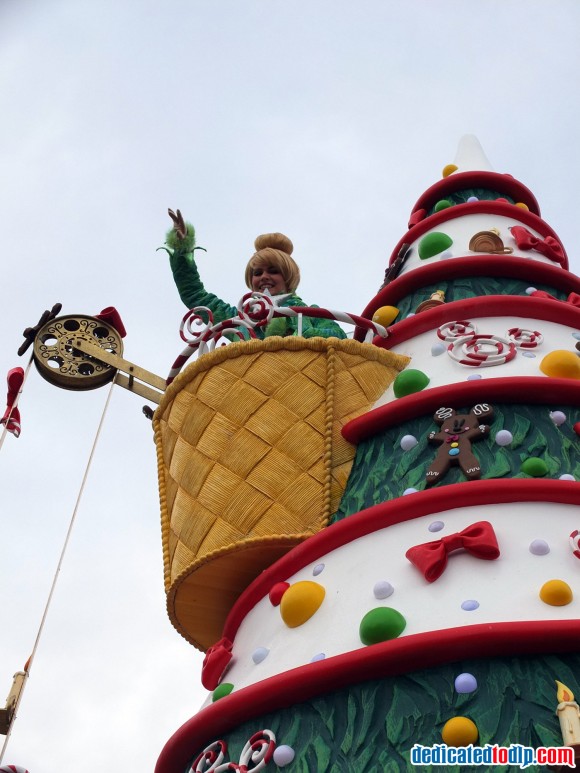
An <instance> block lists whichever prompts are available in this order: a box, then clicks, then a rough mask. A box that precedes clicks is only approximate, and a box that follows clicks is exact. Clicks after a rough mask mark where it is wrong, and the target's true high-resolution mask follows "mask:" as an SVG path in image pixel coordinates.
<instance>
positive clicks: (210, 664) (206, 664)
mask: <svg viewBox="0 0 580 773" xmlns="http://www.w3.org/2000/svg"><path fill="white" fill-rule="evenodd" d="M233 646H234V645H233V644H232V642H231V641H230V640H229V639H226V638H225V637H224V638H223V639H220V640H219V641H217V642H216V643H215V644H214V645H212V646H211V647H210V648H209V649H208V651H207V652H206V653H205V658H204V659H203V666H202V667H201V683H202V684H203V686H204V687H205V689H206V690H215V688H216V687H217V686H218V684H219V681H220V679H221V677H222V674H223V673H224V671H225V670H226V666H227V665H228V663H229V662H230V660H231V659H232V657H233V656H232V648H233Z"/></svg>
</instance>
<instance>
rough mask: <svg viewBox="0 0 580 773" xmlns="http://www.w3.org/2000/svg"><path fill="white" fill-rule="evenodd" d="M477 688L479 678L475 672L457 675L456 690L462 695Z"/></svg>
mask: <svg viewBox="0 0 580 773" xmlns="http://www.w3.org/2000/svg"><path fill="white" fill-rule="evenodd" d="M475 690H477V679H476V678H475V677H474V676H473V674H467V673H465V674H459V676H456V677H455V692H458V693H459V694H460V695H466V694H467V693H470V692H475Z"/></svg>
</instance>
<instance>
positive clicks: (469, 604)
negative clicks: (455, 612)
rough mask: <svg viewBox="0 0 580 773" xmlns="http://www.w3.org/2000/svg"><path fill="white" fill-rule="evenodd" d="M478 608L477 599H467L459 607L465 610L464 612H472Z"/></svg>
mask: <svg viewBox="0 0 580 773" xmlns="http://www.w3.org/2000/svg"><path fill="white" fill-rule="evenodd" d="M478 608H479V601H476V600H475V599H467V601H463V602H462V603H461V609H463V610H465V612H473V611H474V610H476V609H478Z"/></svg>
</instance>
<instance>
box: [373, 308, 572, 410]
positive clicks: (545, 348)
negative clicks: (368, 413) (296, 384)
mask: <svg viewBox="0 0 580 773" xmlns="http://www.w3.org/2000/svg"><path fill="white" fill-rule="evenodd" d="M508 306H509V297H506V307H508ZM455 321H456V319H455V318H454V317H453V316H450V317H449V322H455ZM465 321H470V322H472V323H474V324H475V326H476V329H477V334H478V335H479V334H481V335H490V336H498V337H500V338H504V339H507V337H508V336H507V331H508V330H511V329H512V328H523V329H526V330H530V331H536V332H538V333H541V334H542V336H543V342H542V343H541V344H540V345H539V346H537V347H535V348H518V349H517V352H516V355H515V357H514V358H513V359H512V360H510V361H509V362H504V363H503V364H497V365H492V366H487V367H482V366H480V367H475V366H472V365H462V364H460V363H459V362H456V361H455V360H454V359H452V358H451V356H450V355H449V354H448V352H447V347H448V346H449V343H450V342H445V341H442V340H441V338H439V336H438V335H437V328H433V330H430V331H427V332H426V333H421V334H420V335H417V336H413V338H409V339H408V340H407V341H404V342H403V343H401V344H398V345H396V346H393V347H392V350H391V351H393V352H396V353H397V354H404V355H406V356H408V357H411V363H410V365H409V369H420V370H422V371H423V373H425V374H426V375H427V376H428V377H429V379H430V381H429V384H428V385H427V387H426V389H432V388H433V387H439V386H445V385H446V384H454V383H460V382H463V381H466V380H467V379H468V377H470V376H471V377H474V376H475V377H478V376H480V377H481V378H482V379H486V378H507V377H510V376H511V377H513V376H541V377H544V378H548V377H547V376H545V375H544V374H543V373H542V371H541V370H540V363H541V361H542V359H543V358H544V357H545V356H546V355H547V354H549V353H550V352H552V351H554V350H566V351H570V352H574V351H575V345H576V342H577V338H575V337H574V333H577V332H578V331H577V330H576V329H575V328H571V327H568V326H567V325H559V324H557V323H556V322H548V321H545V320H537V319H531V318H522V317H507V316H506V317H471V318H470V319H469V320H465ZM442 346H443V347H445V351H443V352H442V353H440V354H436V355H434V354H432V350H433V347H435V351H436V352H441V348H442ZM481 351H483V352H486V351H488V352H490V353H492V354H493V348H492V347H490V346H486V347H485V348H483V349H482V350H481ZM531 355H535V356H531ZM396 399H397V398H396V397H395V393H394V386H393V385H391V386H390V387H389V388H388V389H387V390H386V392H385V393H384V395H382V397H380V398H379V399H378V401H377V402H376V404H375V406H374V407H375V408H376V407H378V406H380V405H385V404H386V403H389V402H391V401H393V400H396Z"/></svg>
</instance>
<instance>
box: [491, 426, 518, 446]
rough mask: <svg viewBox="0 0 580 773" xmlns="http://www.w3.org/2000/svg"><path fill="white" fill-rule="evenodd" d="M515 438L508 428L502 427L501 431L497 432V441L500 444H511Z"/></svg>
mask: <svg viewBox="0 0 580 773" xmlns="http://www.w3.org/2000/svg"><path fill="white" fill-rule="evenodd" d="M513 439H514V436H513V435H512V433H511V432H510V431H509V430H507V429H500V430H499V432H496V433H495V442H496V443H497V444H498V446H509V444H510V443H511V442H512V440H513Z"/></svg>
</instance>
